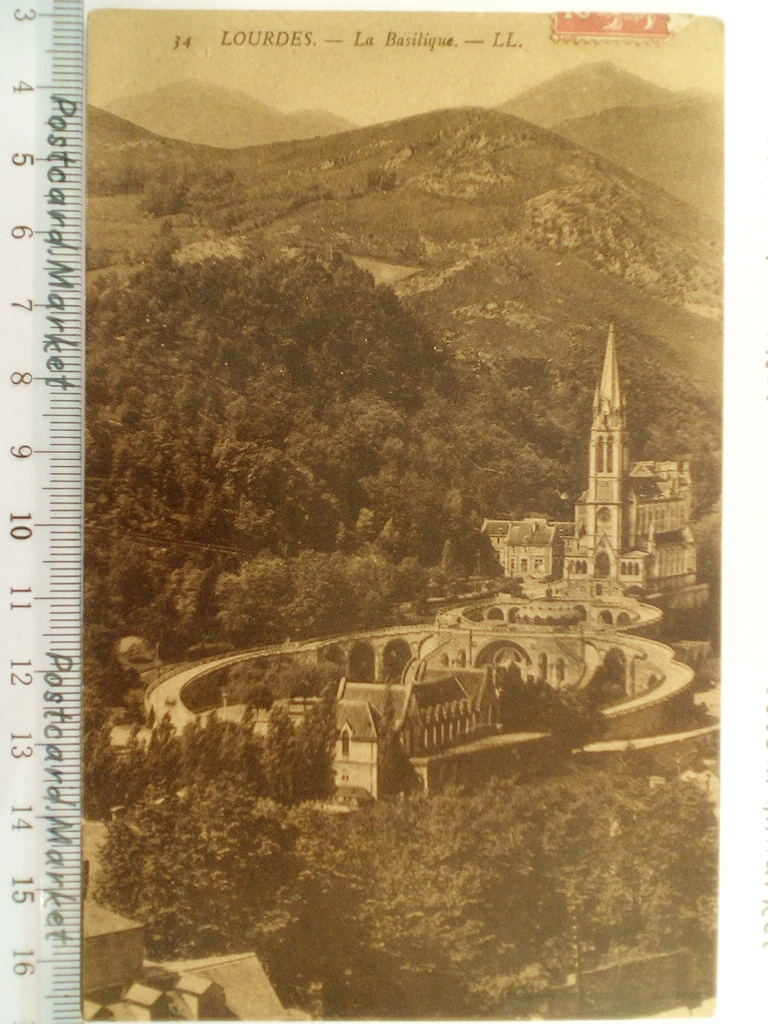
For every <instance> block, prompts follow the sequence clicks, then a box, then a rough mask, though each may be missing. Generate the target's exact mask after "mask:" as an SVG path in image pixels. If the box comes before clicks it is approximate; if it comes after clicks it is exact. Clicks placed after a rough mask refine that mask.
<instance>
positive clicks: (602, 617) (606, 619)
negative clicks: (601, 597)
mask: <svg viewBox="0 0 768 1024" xmlns="http://www.w3.org/2000/svg"><path fill="white" fill-rule="evenodd" d="M598 620H599V621H600V622H602V623H604V624H605V625H606V626H612V625H613V615H611V613H610V612H609V611H608V609H607V608H605V609H603V611H601V612H600V614H599V615H598Z"/></svg>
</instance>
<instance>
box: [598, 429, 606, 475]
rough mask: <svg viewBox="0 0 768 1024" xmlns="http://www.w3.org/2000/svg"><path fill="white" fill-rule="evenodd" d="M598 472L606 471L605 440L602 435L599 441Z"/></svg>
mask: <svg viewBox="0 0 768 1024" xmlns="http://www.w3.org/2000/svg"><path fill="white" fill-rule="evenodd" d="M597 472H598V473H603V472H605V441H604V440H603V439H602V437H601V438H600V440H599V441H598V442H597Z"/></svg>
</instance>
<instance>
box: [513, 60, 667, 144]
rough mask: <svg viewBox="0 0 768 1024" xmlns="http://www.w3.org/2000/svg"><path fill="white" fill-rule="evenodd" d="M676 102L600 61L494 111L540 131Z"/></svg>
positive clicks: (657, 88)
mask: <svg viewBox="0 0 768 1024" xmlns="http://www.w3.org/2000/svg"><path fill="white" fill-rule="evenodd" d="M676 99H677V94H676V93H674V92H672V91H671V90H669V89H663V88H661V87H660V86H658V85H654V84H653V83H652V82H648V81H646V80H645V79H644V78H640V77H639V76H638V75H633V74H631V73H630V72H628V71H624V70H622V69H621V68H617V67H616V66H615V65H613V64H611V63H610V62H609V61H602V62H600V63H597V64H582V65H579V66H578V67H576V68H571V69H570V70H569V71H563V72H562V73H561V74H559V75H555V76H554V77H553V78H548V79H547V80H546V81H545V82H542V83H541V84H539V85H535V86H534V87H533V88H532V89H527V90H526V91H525V92H524V93H521V94H520V95H519V96H516V97H515V98H514V99H512V100H509V101H508V102H507V103H503V104H502V105H501V106H499V107H498V108H497V109H498V110H500V111H501V112H502V113H505V114H513V115H514V116H515V117H522V118H523V119H524V120H526V121H531V122H532V123H533V124H538V125H541V127H542V128H554V127H555V126H556V125H558V124H560V123H562V122H563V121H566V120H572V119H574V118H578V117H587V116H589V115H590V114H599V113H600V112H601V111H603V110H609V109H611V108H612V107H632V108H637V107H650V106H660V105H662V104H664V103H673V102H675V100H676Z"/></svg>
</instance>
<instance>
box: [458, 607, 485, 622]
mask: <svg viewBox="0 0 768 1024" xmlns="http://www.w3.org/2000/svg"><path fill="white" fill-rule="evenodd" d="M461 614H462V616H463V617H464V618H465V619H468V620H469V621H470V622H482V621H483V613H482V610H481V609H480V608H465V609H464V611H463V612H462V613H461Z"/></svg>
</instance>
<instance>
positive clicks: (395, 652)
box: [384, 637, 412, 679]
mask: <svg viewBox="0 0 768 1024" xmlns="http://www.w3.org/2000/svg"><path fill="white" fill-rule="evenodd" d="M411 657H412V654H411V645H410V644H409V643H408V641H407V640H403V639H402V638H401V637H396V638H395V639H394V640H390V641H389V643H388V644H387V645H386V647H385V648H384V678H385V679H399V678H400V676H401V675H402V674H403V669H404V668H405V666H406V665H407V664H408V662H409V661H410V660H411Z"/></svg>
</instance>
